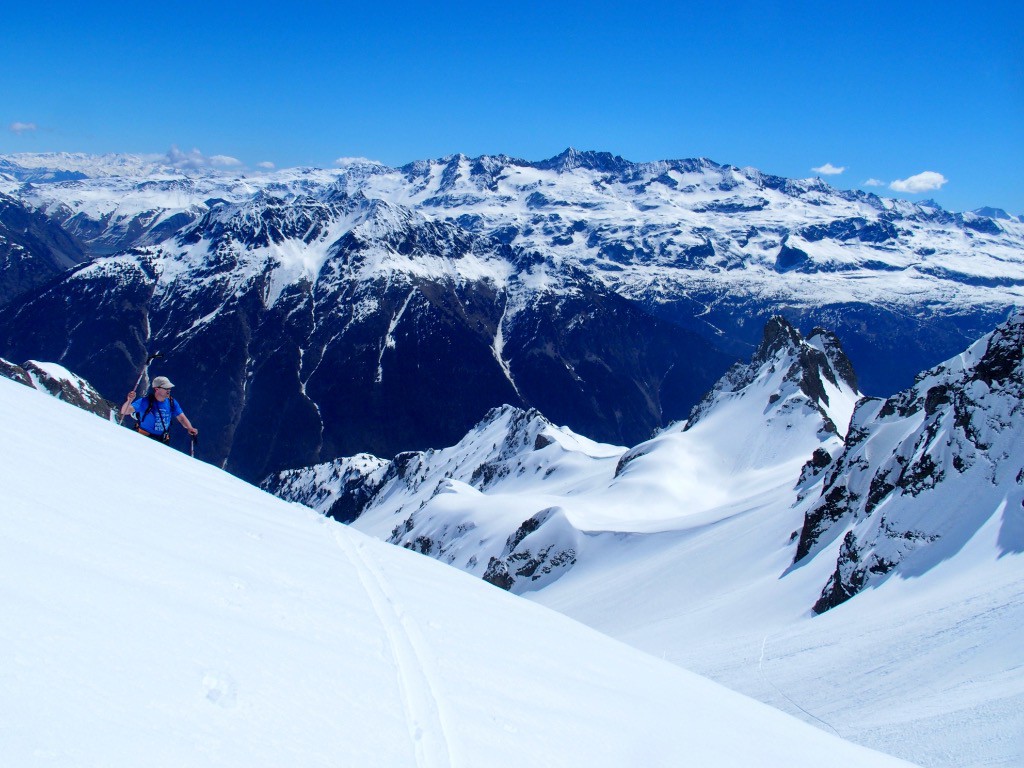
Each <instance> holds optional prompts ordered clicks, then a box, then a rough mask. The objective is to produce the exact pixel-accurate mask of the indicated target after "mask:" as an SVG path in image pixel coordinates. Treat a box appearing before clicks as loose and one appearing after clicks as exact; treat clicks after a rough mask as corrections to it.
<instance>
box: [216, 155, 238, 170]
mask: <svg viewBox="0 0 1024 768" xmlns="http://www.w3.org/2000/svg"><path fill="white" fill-rule="evenodd" d="M241 164H242V161H241V160H239V159H238V158H237V157H230V156H228V155H214V156H213V157H211V158H210V165H216V166H219V167H221V168H233V167H235V166H236V165H241Z"/></svg>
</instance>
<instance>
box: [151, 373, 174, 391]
mask: <svg viewBox="0 0 1024 768" xmlns="http://www.w3.org/2000/svg"><path fill="white" fill-rule="evenodd" d="M173 386H174V385H173V384H171V380H170V379H168V378H167V377H166V376H157V377H156V378H155V379H153V389H156V388H157V387H160V389H170V388H171V387H173Z"/></svg>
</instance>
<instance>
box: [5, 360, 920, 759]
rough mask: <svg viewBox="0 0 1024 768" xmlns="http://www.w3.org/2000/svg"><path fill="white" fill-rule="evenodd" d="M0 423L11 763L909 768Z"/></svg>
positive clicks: (15, 401) (388, 560) (665, 668)
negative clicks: (0, 430)
mask: <svg viewBox="0 0 1024 768" xmlns="http://www.w3.org/2000/svg"><path fill="white" fill-rule="evenodd" d="M0 408H2V411H3V413H4V419H5V429H6V430H9V431H10V432H9V433H10V434H16V435H18V439H17V440H4V441H2V442H0V466H2V467H3V470H4V484H3V486H4V487H3V498H4V503H3V505H0V582H2V583H3V584H4V621H3V622H0V679H2V680H3V695H2V696H0V723H2V724H3V725H2V733H3V757H4V762H5V764H9V765H17V766H68V765H75V766H83V767H85V766H105V767H106V768H119V767H120V766H125V767H126V768H127V767H128V766H139V765H147V766H182V765H190V766H228V767H230V766H244V768H255V767H257V766H275V767H276V766H281V765H303V766H328V765H360V766H363V765H382V766H403V765H415V766H439V767H440V766H459V767H464V768H471V767H473V766H480V765H492V766H519V765H542V764H550V763H556V764H559V765H587V766H609V768H611V767H612V766H622V765H630V764H636V763H637V762H640V763H643V764H646V765H682V764H686V763H689V762H693V761H696V762H698V763H699V764H701V765H704V766H723V767H724V766H732V767H735V768H746V766H750V765H755V764H756V765H762V766H771V767H778V768H782V767H783V766H785V768H793V766H806V767H807V768H811V767H812V766H819V765H823V764H835V765H851V766H853V765H856V766H863V767H865V768H875V767H877V768H883V766H892V767H893V768H895V767H896V766H900V765H908V763H904V762H902V761H900V760H897V759H895V758H892V757H888V756H886V755H883V754H880V753H877V752H871V751H870V750H867V749H865V748H863V747H860V746H856V745H854V744H851V743H849V742H846V741H843V740H841V739H838V738H836V737H835V736H833V735H830V734H825V733H822V732H821V731H819V730H817V729H814V728H811V727H809V726H807V725H805V724H803V723H800V722H799V721H797V720H796V719H795V718H791V717H788V716H786V715H784V714H782V713H779V712H778V711H776V710H773V709H771V708H770V707H767V706H765V705H763V704H760V703H758V702H755V701H753V700H751V699H748V698H746V697H744V696H741V695H739V694H737V693H734V692H732V691H729V690H727V689H725V688H723V687H721V686H718V685H716V684H714V683H711V682H709V681H707V680H705V679H703V678H700V677H698V676H696V675H694V674H692V673H688V672H685V671H684V670H681V669H679V668H678V667H675V666H673V665H671V664H668V663H666V662H664V661H662V660H660V659H656V658H654V657H652V656H649V655H646V654H643V653H640V652H638V651H636V650H634V649H631V648H629V647H627V646H625V645H623V644H620V643H617V642H614V641H612V640H609V639H608V638H605V637H602V636H601V635H599V634H598V633H596V632H593V631H592V630H590V629H588V628H586V627H584V626H582V625H580V624H577V623H576V622H572V621H569V620H567V619H565V618H564V617H562V616H559V615H557V614H556V613H554V612H552V611H549V610H546V609H543V608H541V607H539V606H536V605H531V604H529V603H527V602H525V601H521V600H517V599H515V598H512V597H510V596H508V595H505V594H503V593H501V592H500V591H498V590H495V589H492V588H491V587H489V586H487V585H485V584H482V583H481V582H480V581H479V580H475V579H470V578H468V577H466V576H464V575H463V574H459V573H458V572H457V571H455V570H453V569H450V568H445V567H442V566H440V565H438V564H436V563H433V562H431V561H429V560H427V559H425V558H421V557H417V556H415V555H413V554H412V553H408V552H402V551H400V550H398V549H396V548H393V547H388V546H386V545H383V544H381V543H379V542H375V541H373V540H372V539H369V538H368V537H366V536H363V535H362V534H360V533H358V532H356V531H353V530H351V529H348V528H346V527H344V526H341V525H338V524H336V523H334V522H333V521H330V520H327V519H326V518H323V517H321V516H319V515H316V514H314V513H312V512H311V511H309V510H308V509H305V508H303V507H300V506H298V505H293V504H287V503H285V502H283V501H281V500H280V499H276V498H273V497H272V496H269V495H267V494H264V493H262V492H260V491H258V490H257V489H255V488H253V487H252V486H249V485H246V484H245V483H242V482H241V481H239V480H238V479H236V478H234V477H232V476H230V475H228V474H226V473H224V472H222V471H220V470H218V469H215V468H214V467H211V466H209V465H207V464H203V463H201V462H196V461H191V460H190V459H189V458H188V457H186V456H184V455H182V454H180V453H177V452H175V451H169V450H167V449H166V448H165V447H163V446H160V445H157V444H156V443H152V442H151V441H146V440H142V439H140V438H139V437H137V436H135V435H132V434H131V433H129V432H127V431H125V430H119V429H117V428H116V427H115V426H114V425H112V424H110V423H109V422H108V423H104V422H102V421H101V420H99V419H96V418H93V417H92V416H90V415H87V414H85V413H83V412H81V411H79V410H77V409H75V408H71V407H68V405H66V404H64V403H60V402H58V401H57V400H55V399H53V398H50V397H45V396H43V395H41V394H40V393H39V392H36V391H33V390H32V389H30V388H27V387H23V386H20V385H18V384H15V383H13V382H10V381H7V380H6V379H2V378H0ZM140 457H141V460H140ZM55 468H59V471H55ZM119 475H123V476H124V478H125V481H124V482H117V478H118V476H119Z"/></svg>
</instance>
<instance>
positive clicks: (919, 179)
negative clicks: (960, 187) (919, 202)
mask: <svg viewBox="0 0 1024 768" xmlns="http://www.w3.org/2000/svg"><path fill="white" fill-rule="evenodd" d="M947 181H949V179H947V178H946V177H945V176H943V175H942V174H941V173H936V172H935V171H925V172H924V173H918V174H916V175H914V176H911V177H910V178H907V179H896V181H894V182H893V183H892V184H890V185H889V189H894V190H896V191H897V192H931V191H932V190H936V189H939V188H940V187H941V186H942V185H943V184H945V183H946V182H947Z"/></svg>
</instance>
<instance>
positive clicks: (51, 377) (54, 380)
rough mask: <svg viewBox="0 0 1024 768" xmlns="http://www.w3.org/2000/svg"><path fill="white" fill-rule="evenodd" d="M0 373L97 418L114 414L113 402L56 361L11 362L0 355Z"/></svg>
mask: <svg viewBox="0 0 1024 768" xmlns="http://www.w3.org/2000/svg"><path fill="white" fill-rule="evenodd" d="M0 376H3V377H4V378H7V379H11V380H12V381H17V382H19V383H21V384H24V385H26V386H29V387H33V388H34V389H38V390H41V391H43V392H46V393H47V394H50V395H53V396H54V397H56V398H57V399H58V400H63V401H64V402H66V403H68V404H70V405H73V406H75V407H76V408H81V409H82V410H84V411H89V412H90V413H95V414H96V415H97V416H99V417H100V418H103V419H114V418H115V417H116V413H117V408H118V406H117V405H115V404H114V403H112V402H110V401H109V400H106V399H104V397H103V396H102V395H100V393H99V392H97V391H96V389H95V388H94V387H93V386H92V385H91V384H90V383H89V382H88V381H86V380H85V379H83V378H82V377H81V376H77V375H75V374H73V373H71V371H69V370H67V369H66V368H64V367H63V366H60V365H57V364H56V363H40V362H37V361H35V360H29V361H28V362H26V363H24V364H23V365H15V364H14V363H11V362H8V361H7V360H4V359H2V358H0Z"/></svg>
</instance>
